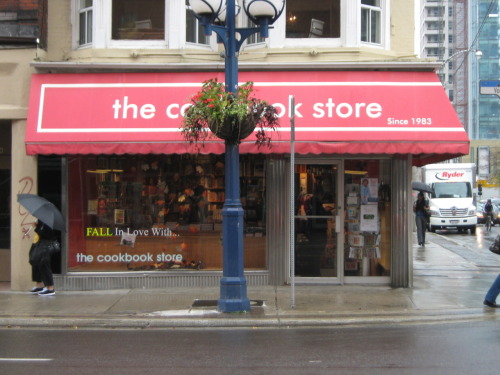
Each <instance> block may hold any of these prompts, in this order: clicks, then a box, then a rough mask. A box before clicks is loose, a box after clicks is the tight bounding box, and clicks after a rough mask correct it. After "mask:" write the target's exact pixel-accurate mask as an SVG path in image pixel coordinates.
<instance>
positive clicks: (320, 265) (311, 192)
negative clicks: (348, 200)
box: [294, 162, 343, 278]
mask: <svg viewBox="0 0 500 375" xmlns="http://www.w3.org/2000/svg"><path fill="white" fill-rule="evenodd" d="M339 182H340V181H339V168H338V164H337V163H332V162H329V163H328V164H296V165H295V173H294V189H295V195H294V196H295V236H294V237H295V276H297V277H304V278H307V277H314V278H317V277H328V278H336V277H338V276H339V252H338V249H340V248H342V244H341V242H340V240H341V239H340V237H341V236H340V228H341V227H342V223H341V215H340V213H342V212H343V211H342V208H341V207H339V205H338V202H339V194H338V186H339Z"/></svg>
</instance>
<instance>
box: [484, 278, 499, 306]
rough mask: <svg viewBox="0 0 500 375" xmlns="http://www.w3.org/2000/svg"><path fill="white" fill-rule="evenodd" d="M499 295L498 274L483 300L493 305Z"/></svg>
mask: <svg viewBox="0 0 500 375" xmlns="http://www.w3.org/2000/svg"><path fill="white" fill-rule="evenodd" d="M499 293H500V274H499V275H498V276H497V279H496V280H495V281H494V282H493V284H491V287H490V289H489V290H488V293H486V297H485V300H486V301H488V302H491V303H495V302H496V299H497V297H498V294H499Z"/></svg>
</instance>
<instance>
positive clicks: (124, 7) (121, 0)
mask: <svg viewBox="0 0 500 375" xmlns="http://www.w3.org/2000/svg"><path fill="white" fill-rule="evenodd" d="M112 34H113V39H114V40H122V39H134V40H151V39H165V0H113V15H112Z"/></svg>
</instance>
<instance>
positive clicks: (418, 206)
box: [413, 192, 429, 246]
mask: <svg viewBox="0 0 500 375" xmlns="http://www.w3.org/2000/svg"><path fill="white" fill-rule="evenodd" d="M428 210H429V203H427V201H426V200H425V198H424V193H422V192H419V193H418V195H417V200H416V201H415V203H414V204H413V212H415V222H416V224H417V239H418V244H419V246H425V228H426V227H427V217H428Z"/></svg>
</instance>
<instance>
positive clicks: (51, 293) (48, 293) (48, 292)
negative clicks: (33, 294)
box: [38, 288, 56, 297]
mask: <svg viewBox="0 0 500 375" xmlns="http://www.w3.org/2000/svg"><path fill="white" fill-rule="evenodd" d="M38 295H39V296H42V297H44V296H55V295H56V291H55V290H54V289H52V290H49V289H45V288H43V290H42V291H41V292H40V293H38Z"/></svg>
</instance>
